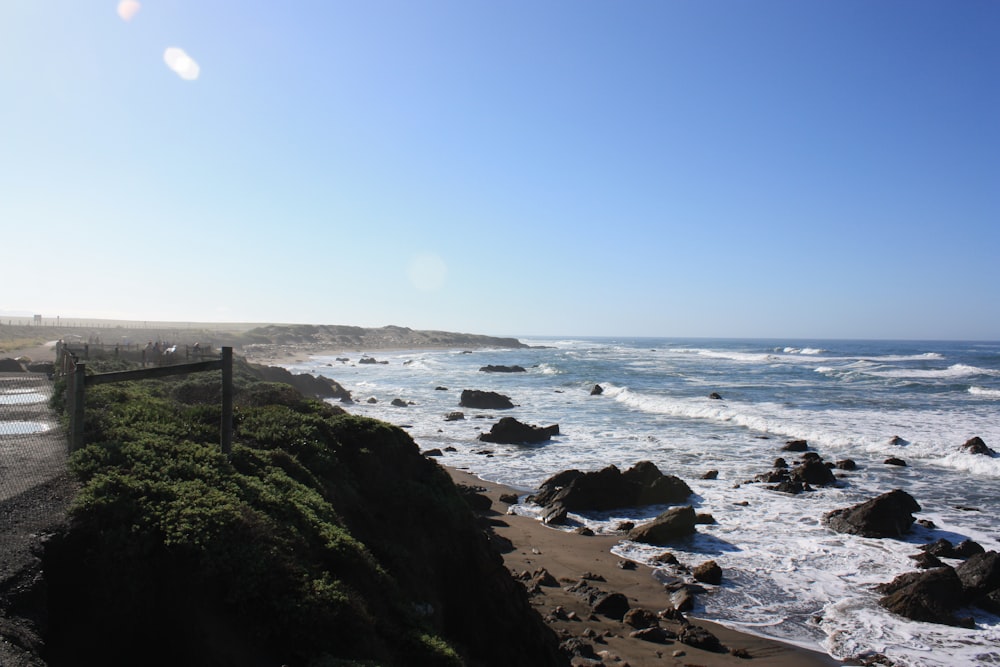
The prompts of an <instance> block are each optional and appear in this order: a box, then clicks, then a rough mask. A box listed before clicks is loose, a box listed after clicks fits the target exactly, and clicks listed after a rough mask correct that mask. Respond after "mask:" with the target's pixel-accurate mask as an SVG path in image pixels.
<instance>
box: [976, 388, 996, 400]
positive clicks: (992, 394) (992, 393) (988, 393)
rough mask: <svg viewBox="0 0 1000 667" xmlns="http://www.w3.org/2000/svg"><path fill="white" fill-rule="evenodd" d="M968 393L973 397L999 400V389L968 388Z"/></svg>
mask: <svg viewBox="0 0 1000 667" xmlns="http://www.w3.org/2000/svg"><path fill="white" fill-rule="evenodd" d="M969 393H970V394H972V395H973V396H981V397H983V398H1000V389H984V388H983V387H969Z"/></svg>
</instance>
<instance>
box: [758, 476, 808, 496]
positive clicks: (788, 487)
mask: <svg viewBox="0 0 1000 667" xmlns="http://www.w3.org/2000/svg"><path fill="white" fill-rule="evenodd" d="M768 489H770V490H771V491H780V492H781V493H789V494H791V495H793V496H797V495H798V494H800V493H802V492H804V491H806V490H808V489H807V488H806V486H805V485H804V484H803V483H802V482H800V481H798V480H794V479H783V480H781V481H780V482H778V483H777V484H775V485H774V486H769V487H768Z"/></svg>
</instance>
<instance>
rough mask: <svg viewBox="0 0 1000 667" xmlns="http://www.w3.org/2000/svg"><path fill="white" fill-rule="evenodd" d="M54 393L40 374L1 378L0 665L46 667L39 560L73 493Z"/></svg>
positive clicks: (16, 374) (13, 375) (60, 522)
mask: <svg viewBox="0 0 1000 667" xmlns="http://www.w3.org/2000/svg"><path fill="white" fill-rule="evenodd" d="M17 356H20V355H17ZM36 357H38V359H36V360H44V359H45V357H43V356H42V355H37V354H36ZM33 359H34V357H33ZM52 390H53V383H52V381H51V380H50V379H49V378H48V376H46V375H44V374H38V373H2V374H0V665H4V666H5V667H27V666H31V667H34V666H36V665H44V662H43V661H42V660H41V658H40V657H39V653H40V651H41V636H42V634H43V632H44V603H43V600H44V583H43V578H42V567H41V561H40V558H39V556H40V554H41V552H42V545H43V544H44V542H45V540H46V539H47V538H48V536H49V535H51V534H52V532H53V531H54V530H55V529H56V528H57V527H58V526H59V525H60V524H62V523H63V522H64V521H65V518H66V509H67V507H68V506H69V502H70V500H71V499H72V497H73V495H74V493H75V489H76V487H75V484H74V482H73V481H72V479H71V478H70V476H69V474H68V473H67V472H66V460H67V441H66V434H65V431H64V429H63V428H62V426H61V425H60V422H59V419H58V417H57V415H56V414H55V412H54V411H53V410H52V409H51V408H50V407H49V398H50V397H51V395H52Z"/></svg>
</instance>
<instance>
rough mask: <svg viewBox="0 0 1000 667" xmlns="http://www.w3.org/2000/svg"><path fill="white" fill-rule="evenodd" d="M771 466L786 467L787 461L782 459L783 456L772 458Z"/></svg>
mask: <svg viewBox="0 0 1000 667" xmlns="http://www.w3.org/2000/svg"><path fill="white" fill-rule="evenodd" d="M771 467H772V468H787V467H788V462H787V461H785V459H783V458H781V457H780V456H779V457H778V458H776V459H774V463H772V464H771Z"/></svg>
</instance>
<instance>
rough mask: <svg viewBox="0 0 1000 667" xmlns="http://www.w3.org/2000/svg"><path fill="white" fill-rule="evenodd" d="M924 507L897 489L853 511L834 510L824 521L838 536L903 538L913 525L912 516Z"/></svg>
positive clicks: (857, 506) (854, 508)
mask: <svg viewBox="0 0 1000 667" xmlns="http://www.w3.org/2000/svg"><path fill="white" fill-rule="evenodd" d="M919 511H920V505H919V504H918V503H917V501H916V500H914V499H913V496H911V495H910V494H908V493H906V492H905V491H902V490H900V489H895V490H893V491H890V492H888V493H883V494H882V495H880V496H877V497H875V498H872V499H871V500H867V501H865V502H863V503H860V504H858V505H854V506H853V507H848V508H844V509H839V510H834V511H832V512H830V513H828V514H827V515H826V516H825V517H824V518H823V521H824V523H826V525H827V526H828V527H829V528H831V529H832V530H835V531H837V532H838V533H849V534H851V535H861V536H863V537H900V536H901V535H903V533H905V532H907V531H908V530H910V526H912V525H913V521H914V519H913V514H912V512H919Z"/></svg>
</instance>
